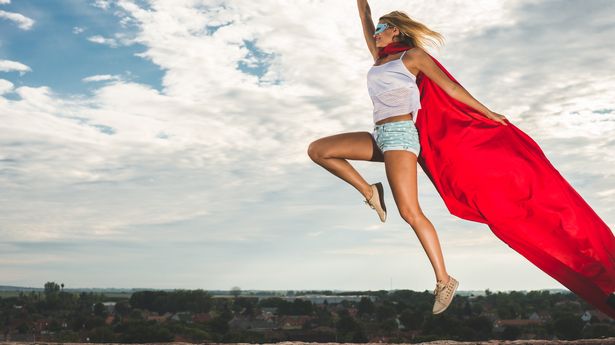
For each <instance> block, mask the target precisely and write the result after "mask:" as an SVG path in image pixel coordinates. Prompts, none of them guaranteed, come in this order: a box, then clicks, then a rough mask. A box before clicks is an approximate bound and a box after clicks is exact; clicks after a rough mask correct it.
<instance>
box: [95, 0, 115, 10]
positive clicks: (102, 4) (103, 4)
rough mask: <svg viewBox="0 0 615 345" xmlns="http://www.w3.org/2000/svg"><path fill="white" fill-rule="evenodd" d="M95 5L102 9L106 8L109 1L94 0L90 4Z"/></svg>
mask: <svg viewBox="0 0 615 345" xmlns="http://www.w3.org/2000/svg"><path fill="white" fill-rule="evenodd" d="M92 5H93V6H95V7H98V8H101V9H103V10H108V9H109V6H110V5H111V1H109V0H95V1H94V3H93V4H92Z"/></svg>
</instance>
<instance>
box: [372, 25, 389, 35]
mask: <svg viewBox="0 0 615 345" xmlns="http://www.w3.org/2000/svg"><path fill="white" fill-rule="evenodd" d="M390 27H392V26H391V25H389V24H387V23H383V24H378V25H376V31H374V35H376V34H379V33H381V32H383V31H384V30H386V29H388V28H390Z"/></svg>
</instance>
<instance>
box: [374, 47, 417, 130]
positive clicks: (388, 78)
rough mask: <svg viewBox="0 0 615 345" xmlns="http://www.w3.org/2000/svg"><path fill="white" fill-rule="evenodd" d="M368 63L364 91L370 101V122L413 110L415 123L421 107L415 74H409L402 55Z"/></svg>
mask: <svg viewBox="0 0 615 345" xmlns="http://www.w3.org/2000/svg"><path fill="white" fill-rule="evenodd" d="M406 52H407V50H406V51H404V52H403V53H402V54H401V56H400V57H399V59H396V60H392V61H389V62H386V63H383V64H382V65H378V66H372V67H371V68H370V69H369V71H368V72H367V91H368V92H369V96H370V97H371V99H372V103H373V104H374V123H376V122H378V121H380V120H382V119H385V118H387V117H391V116H396V115H403V114H408V113H413V115H412V119H413V121H415V122H416V117H417V115H418V110H419V109H421V99H420V93H419V88H418V86H417V85H416V77H415V76H414V74H412V73H410V71H409V70H408V68H406V65H404V63H403V61H402V58H403V57H404V54H406Z"/></svg>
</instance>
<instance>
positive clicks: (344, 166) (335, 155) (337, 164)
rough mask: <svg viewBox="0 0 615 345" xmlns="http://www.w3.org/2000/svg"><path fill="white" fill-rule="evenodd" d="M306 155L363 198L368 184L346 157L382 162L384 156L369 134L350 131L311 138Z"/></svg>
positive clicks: (369, 192)
mask: <svg viewBox="0 0 615 345" xmlns="http://www.w3.org/2000/svg"><path fill="white" fill-rule="evenodd" d="M307 152H308V155H309V156H310V158H311V159H312V160H313V161H314V162H315V163H316V164H318V165H320V166H322V167H323V168H325V169H327V170H328V171H330V172H331V173H333V175H335V176H337V177H339V178H341V179H342V180H344V181H346V182H348V183H350V184H351V185H352V186H353V187H355V188H356V189H357V190H358V191H359V192H360V193H361V194H363V196H365V198H366V199H369V198H370V197H371V195H372V190H371V187H370V185H369V183H367V182H366V181H365V180H364V179H363V176H361V175H360V174H359V173H358V172H357V171H356V170H355V169H354V168H353V167H352V165H350V163H348V161H346V159H352V160H363V161H372V162H383V161H384V157H383V155H382V152H380V149H378V146H377V145H376V142H375V140H374V138H373V137H372V135H371V133H369V132H351V133H341V134H336V135H331V136H328V137H324V138H320V139H318V140H315V141H313V142H312V143H311V144H310V146H309V147H308V151H307Z"/></svg>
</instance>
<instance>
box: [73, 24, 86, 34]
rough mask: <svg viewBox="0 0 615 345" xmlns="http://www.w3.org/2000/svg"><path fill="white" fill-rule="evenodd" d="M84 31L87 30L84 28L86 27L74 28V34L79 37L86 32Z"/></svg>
mask: <svg viewBox="0 0 615 345" xmlns="http://www.w3.org/2000/svg"><path fill="white" fill-rule="evenodd" d="M84 31H85V28H84V27H81V26H73V33H74V34H75V35H78V34H80V33H82V32H84Z"/></svg>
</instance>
